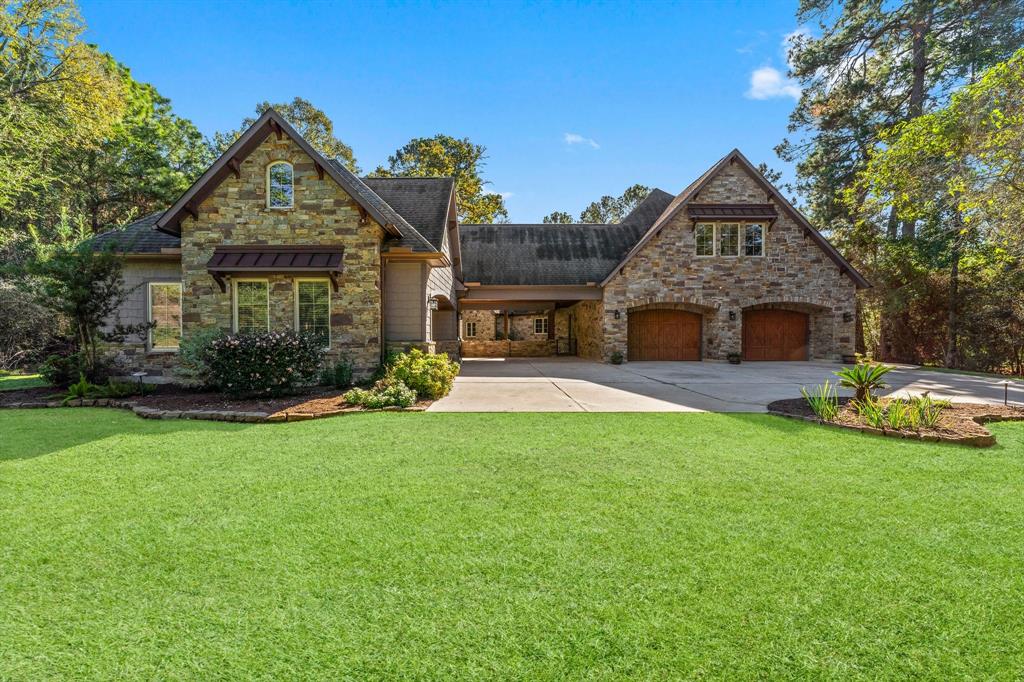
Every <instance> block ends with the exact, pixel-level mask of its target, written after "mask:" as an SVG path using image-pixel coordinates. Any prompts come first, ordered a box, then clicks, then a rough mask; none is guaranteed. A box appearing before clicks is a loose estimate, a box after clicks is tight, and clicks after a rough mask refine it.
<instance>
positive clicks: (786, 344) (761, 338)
mask: <svg viewBox="0 0 1024 682" xmlns="http://www.w3.org/2000/svg"><path fill="white" fill-rule="evenodd" d="M743 359H744V360H806V359H807V315H806V314H805V313H798V312H795V311H793V310H748V311H746V312H745V313H743Z"/></svg>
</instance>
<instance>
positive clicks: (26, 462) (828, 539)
mask: <svg viewBox="0 0 1024 682" xmlns="http://www.w3.org/2000/svg"><path fill="white" fill-rule="evenodd" d="M993 429H994V431H995V432H996V434H997V437H998V438H999V440H1000V445H998V446H996V447H994V448H991V449H987V450H973V449H966V448H958V447H954V446H945V445H934V444H926V443H916V442H902V441H897V440H892V439H881V438H875V437H871V436H865V435H860V434H850V433H845V432H840V431H837V430H833V429H826V428H821V427H815V426H812V425H809V424H804V423H800V422H793V421H788V420H783V419H779V418H773V417H768V416H761V415H724V414H697V415H667V414H666V415H654V414H646V415H644V414H639V415H608V414H604V415H594V414H587V415H578V414H557V415H550V414H549V415H538V414H517V415H508V414H499V415H457V414H451V415H443V414H436V415H435V414H393V413H378V414H363V415H352V416H346V417H343V418H336V419H326V420H322V421H312V422H300V423H292V424H269V425H241V424H220V423H202V422H189V421H162V422H154V421H143V420H141V419H137V418H135V417H134V416H132V415H130V414H127V413H123V412H115V411H107V410H100V409H68V410H59V411H58V410H24V411H0V679H25V680H36V679H44V678H51V679H52V678H64V679H83V678H91V679H112V678H129V679H166V678H173V679H211V678H218V679H219V678H263V679H294V678H303V679H311V678H321V679H332V680H333V679H343V678H344V679H373V678H387V679H393V678H396V677H402V678H424V679H425V678H432V679H450V678H461V679H481V678H497V679H509V678H519V679H530V680H534V679H553V680H554V679H559V680H560V679H566V678H588V679H592V678H597V679H616V678H631V679H636V678H646V679H658V680H661V679H667V678H679V677H682V678H715V679H751V678H762V679H778V678H804V679H808V678H811V679H820V678H832V679H843V680H845V679H851V678H861V679H884V678H889V679H892V678H908V677H914V678H931V679H941V680H946V679H954V678H966V677H970V678H973V679H991V678H1002V679H1011V678H1016V677H1018V676H1019V675H1020V674H1021V671H1022V670H1024V521H1022V520H1024V423H1022V424H996V425H993Z"/></svg>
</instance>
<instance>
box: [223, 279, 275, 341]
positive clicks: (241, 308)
mask: <svg viewBox="0 0 1024 682" xmlns="http://www.w3.org/2000/svg"><path fill="white" fill-rule="evenodd" d="M233 284H234V286H232V288H231V293H232V296H231V298H232V301H231V303H232V305H231V307H232V309H233V313H234V314H233V315H232V318H233V320H232V321H233V323H234V328H235V332H237V333H239V334H251V333H253V332H268V331H270V282H268V281H267V280H265V279H237V280H235V281H234V283H233Z"/></svg>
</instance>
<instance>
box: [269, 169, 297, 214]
mask: <svg viewBox="0 0 1024 682" xmlns="http://www.w3.org/2000/svg"><path fill="white" fill-rule="evenodd" d="M281 165H284V166H288V170H289V171H291V175H292V191H291V194H290V195H289V197H288V199H289V201H288V205H287V206H271V205H270V169H271V168H273V167H274V166H281ZM266 194H267V208H268V209H270V210H272V211H287V210H289V209H293V208H295V166H293V165H292V164H291V162H290V161H286V160H284V159H278V160H277V161H271V162H270V163H268V164H267V169H266Z"/></svg>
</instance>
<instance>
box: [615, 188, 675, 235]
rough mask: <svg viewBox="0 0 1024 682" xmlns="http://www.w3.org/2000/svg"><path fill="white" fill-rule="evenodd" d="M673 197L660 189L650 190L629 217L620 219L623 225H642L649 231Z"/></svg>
mask: <svg viewBox="0 0 1024 682" xmlns="http://www.w3.org/2000/svg"><path fill="white" fill-rule="evenodd" d="M674 198H675V197H674V196H672V195H671V194H669V193H668V192H665V191H663V190H660V189H657V188H655V189H652V190H651V193H650V194H648V195H647V198H646V199H644V200H643V201H641V202H640V203H639V204H638V205H637V207H636V208H634V209H633V210H632V211H630V213H629V215H628V216H626V217H625V218H623V219H622V224H623V225H642V226H643V228H644V229H645V230H646V229H649V228H650V227H651V225H653V224H654V221H655V220H657V219H658V216H660V215H661V214H662V213H664V211H665V209H666V208H668V205H669V204H671V203H672V200H673V199H674Z"/></svg>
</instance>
